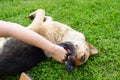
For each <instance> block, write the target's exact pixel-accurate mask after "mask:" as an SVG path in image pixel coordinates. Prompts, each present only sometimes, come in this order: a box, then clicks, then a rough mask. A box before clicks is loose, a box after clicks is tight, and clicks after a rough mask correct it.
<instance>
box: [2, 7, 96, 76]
mask: <svg viewBox="0 0 120 80" xmlns="http://www.w3.org/2000/svg"><path fill="white" fill-rule="evenodd" d="M29 18H30V19H33V21H32V23H31V24H30V25H29V26H28V27H27V28H29V29H31V30H33V31H35V32H37V33H38V34H40V35H42V36H44V37H45V38H46V39H48V40H49V41H51V42H53V43H55V44H59V43H63V44H65V45H66V42H70V44H67V46H70V45H71V44H72V45H73V46H74V47H75V49H74V51H73V52H76V53H75V54H74V55H72V59H68V61H71V60H72V63H71V62H70V65H71V64H73V63H74V65H81V64H83V63H84V62H86V61H87V60H88V57H89V56H90V55H93V54H97V53H98V52H97V50H96V49H95V48H94V47H93V46H92V45H91V44H88V43H87V42H86V41H85V37H84V35H83V34H82V33H80V32H77V31H75V30H73V29H72V28H70V27H69V26H67V25H65V24H63V23H60V22H56V21H53V20H52V18H51V17H48V16H45V12H44V10H42V9H39V10H36V11H35V12H33V13H32V14H30V16H29ZM73 46H72V47H73ZM44 53H45V52H44V51H43V50H41V49H39V48H37V47H35V46H32V45H29V44H26V43H23V42H21V41H19V40H16V39H14V38H9V39H8V40H7V41H6V39H5V38H0V76H6V75H16V74H18V73H21V72H22V71H26V70H28V69H30V68H31V67H33V66H35V65H36V64H37V63H39V62H40V61H42V60H44V59H45V58H46V56H45V55H44ZM67 65H69V63H68V64H67Z"/></svg>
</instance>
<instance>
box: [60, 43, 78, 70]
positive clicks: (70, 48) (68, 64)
mask: <svg viewBox="0 0 120 80" xmlns="http://www.w3.org/2000/svg"><path fill="white" fill-rule="evenodd" d="M58 45H59V46H61V47H63V48H64V49H65V50H66V51H67V52H68V54H67V57H66V60H65V69H66V70H67V71H68V72H71V71H72V70H73V69H74V67H75V62H74V56H75V54H76V49H75V47H74V45H73V43H71V42H64V43H60V44H58Z"/></svg>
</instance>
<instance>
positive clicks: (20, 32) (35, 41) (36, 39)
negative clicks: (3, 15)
mask: <svg viewBox="0 0 120 80" xmlns="http://www.w3.org/2000/svg"><path fill="white" fill-rule="evenodd" d="M0 27H2V28H0V34H1V35H0V36H10V37H14V38H16V39H18V40H21V41H23V42H25V43H28V44H31V45H34V46H37V47H39V48H42V49H44V50H46V51H48V52H49V53H53V52H52V51H53V49H54V48H56V45H54V44H52V43H51V42H49V41H48V40H46V39H45V38H43V37H42V36H40V35H39V34H37V33H35V32H33V31H31V30H29V29H27V28H25V27H23V26H21V25H18V24H15V23H9V22H2V23H1V22H0ZM3 27H4V28H3Z"/></svg>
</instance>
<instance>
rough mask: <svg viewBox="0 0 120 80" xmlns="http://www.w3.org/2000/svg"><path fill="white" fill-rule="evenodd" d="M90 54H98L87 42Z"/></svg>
mask: <svg viewBox="0 0 120 80" xmlns="http://www.w3.org/2000/svg"><path fill="white" fill-rule="evenodd" d="M89 49H90V54H91V55H95V54H98V50H97V49H96V48H95V47H94V46H93V45H91V44H89Z"/></svg>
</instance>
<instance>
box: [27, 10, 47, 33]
mask: <svg viewBox="0 0 120 80" xmlns="http://www.w3.org/2000/svg"><path fill="white" fill-rule="evenodd" d="M29 18H30V19H33V21H32V23H31V24H30V25H29V26H28V27H27V28H28V29H30V30H33V31H35V32H37V33H39V34H42V32H44V30H43V27H42V26H43V21H44V18H45V11H44V10H42V9H38V10H36V11H34V12H33V13H31V14H30V15H29ZM40 32H41V33H40Z"/></svg>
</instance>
